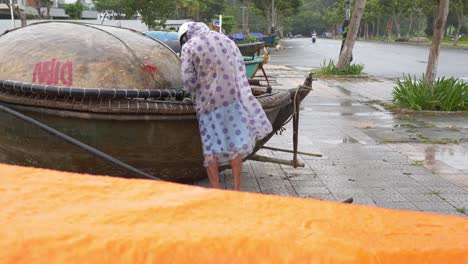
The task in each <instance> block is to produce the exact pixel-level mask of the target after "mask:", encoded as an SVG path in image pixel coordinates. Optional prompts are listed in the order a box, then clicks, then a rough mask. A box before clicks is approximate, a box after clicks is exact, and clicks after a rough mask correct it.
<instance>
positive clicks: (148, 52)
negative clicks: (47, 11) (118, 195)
mask: <svg viewBox="0 0 468 264" xmlns="http://www.w3.org/2000/svg"><path fill="white" fill-rule="evenodd" d="M181 87H182V85H181V79H180V60H179V58H178V57H177V55H176V54H175V53H174V52H173V51H172V50H171V49H170V48H169V47H167V46H166V45H164V44H163V43H161V42H158V41H156V40H154V39H152V38H150V37H148V36H145V35H144V34H141V33H139V32H136V31H133V30H129V29H124V28H117V27H109V26H101V25H91V24H78V23H68V22H46V23H37V24H32V25H30V26H27V27H24V28H20V29H16V30H12V31H7V32H5V33H4V34H2V35H0V102H2V103H4V104H7V105H8V106H10V107H12V108H14V109H16V110H19V111H20V112H22V113H24V114H26V115H28V116H31V117H33V118H36V119H38V120H39V121H41V122H43V123H45V124H47V125H49V126H51V127H53V128H55V129H57V130H59V131H62V132H64V133H65V134H67V135H70V136H72V137H74V138H76V139H77V140H80V141H82V142H84V143H86V144H89V145H91V146H93V147H95V148H97V149H99V150H101V151H104V152H106V153H108V154H109V155H112V156H114V157H116V158H118V159H120V160H122V161H124V162H126V163H128V164H130V165H132V166H134V167H137V168H139V169H141V170H144V171H145V172H148V173H150V174H153V175H155V176H157V177H160V178H162V179H165V180H170V181H179V182H187V181H191V180H196V179H200V178H203V177H205V175H206V174H205V169H204V168H203V166H202V164H203V156H202V148H201V141H200V135H199V130H198V125H197V120H196V115H195V111H194V108H193V105H192V104H191V103H190V101H187V100H183V99H184V97H186V96H188V95H187V94H186V93H185V92H184V91H183V90H182V89H181ZM305 88H307V87H305ZM305 90H307V89H305ZM305 90H304V91H305ZM294 91H296V89H294ZM304 91H303V92H302V93H301V98H303V97H305V96H306V95H307V93H308V92H304ZM291 93H292V91H288V90H283V91H273V92H271V93H266V92H265V90H263V89H261V88H258V89H254V94H255V95H256V98H257V99H258V100H259V102H260V103H261V105H262V107H263V109H264V110H265V112H266V113H267V116H268V118H269V120H270V122H271V123H272V124H273V127H274V131H273V132H272V133H271V134H270V135H269V136H268V137H267V138H265V139H263V140H262V141H260V142H257V149H258V147H259V146H261V145H263V144H264V143H265V142H266V141H267V140H268V139H269V138H270V137H271V136H272V135H273V134H274V132H275V131H276V130H278V129H279V128H280V127H281V126H283V125H284V122H285V121H286V120H287V119H289V117H290V116H291V114H292V112H293V105H292V99H291ZM0 119H1V120H0V122H1V123H2V126H0V134H1V135H0V148H1V152H2V154H0V162H6V163H11V164H18V165H29V166H37V167H45V168H52V169H58V170H64V171H73V172H82V173H93V174H107V175H116V176H124V175H129V173H128V172H125V171H121V169H118V168H115V167H113V166H112V165H110V164H106V163H104V162H103V161H101V160H99V159H98V158H96V157H93V156H91V155H90V154H89V153H86V152H84V151H82V150H80V149H77V148H75V147H71V146H70V145H68V144H66V143H64V142H62V141H61V140H59V139H57V138H54V137H53V136H51V135H48V134H46V133H44V132H42V131H38V130H35V129H33V128H32V127H31V125H29V124H26V123H24V122H23V121H21V120H17V119H16V118H15V117H12V116H8V115H6V114H1V115H0ZM257 149H256V150H257Z"/></svg>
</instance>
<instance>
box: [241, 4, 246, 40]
mask: <svg viewBox="0 0 468 264" xmlns="http://www.w3.org/2000/svg"><path fill="white" fill-rule="evenodd" d="M241 8H242V31H243V33H247V29H246V28H245V6H242V7H241Z"/></svg>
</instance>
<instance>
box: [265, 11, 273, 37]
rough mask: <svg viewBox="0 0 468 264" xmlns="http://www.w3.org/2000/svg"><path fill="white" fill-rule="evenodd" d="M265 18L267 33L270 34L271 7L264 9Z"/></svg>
mask: <svg viewBox="0 0 468 264" xmlns="http://www.w3.org/2000/svg"><path fill="white" fill-rule="evenodd" d="M265 18H266V23H267V25H266V26H267V28H266V30H267V34H271V33H272V32H271V27H272V21H271V9H270V8H267V9H266V10H265Z"/></svg>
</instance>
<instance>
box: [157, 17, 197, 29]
mask: <svg viewBox="0 0 468 264" xmlns="http://www.w3.org/2000/svg"><path fill="white" fill-rule="evenodd" d="M191 21H193V20H191V19H179V20H166V22H165V23H164V25H165V27H164V29H165V30H169V29H171V28H172V29H175V30H176V31H177V30H179V28H180V26H182V24H184V23H185V22H191Z"/></svg>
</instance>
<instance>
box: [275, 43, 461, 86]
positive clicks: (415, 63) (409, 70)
mask: <svg viewBox="0 0 468 264" xmlns="http://www.w3.org/2000/svg"><path fill="white" fill-rule="evenodd" d="M282 45H283V47H284V48H285V49H283V50H279V51H274V53H273V54H272V56H271V63H272V64H281V65H289V66H296V67H306V68H319V67H320V64H321V63H322V62H323V61H324V60H327V61H328V60H329V59H333V60H335V62H337V61H338V55H339V50H340V46H341V41H340V40H331V39H323V38H319V39H317V42H316V43H315V44H312V41H311V38H298V39H286V40H283V42H282ZM353 53H354V61H353V63H362V64H364V65H365V68H364V71H365V72H366V73H368V74H370V75H375V76H381V77H386V78H399V77H402V76H403V75H404V74H410V75H412V76H414V75H416V76H417V77H420V76H421V75H422V73H425V72H426V66H427V59H428V57H429V47H425V46H415V45H407V44H399V43H380V42H356V45H355V46H354V52H353ZM438 76H439V77H441V76H446V77H452V76H454V77H457V78H462V79H464V80H466V81H468V50H462V49H449V48H442V49H441V52H440V58H439V66H438Z"/></svg>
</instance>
